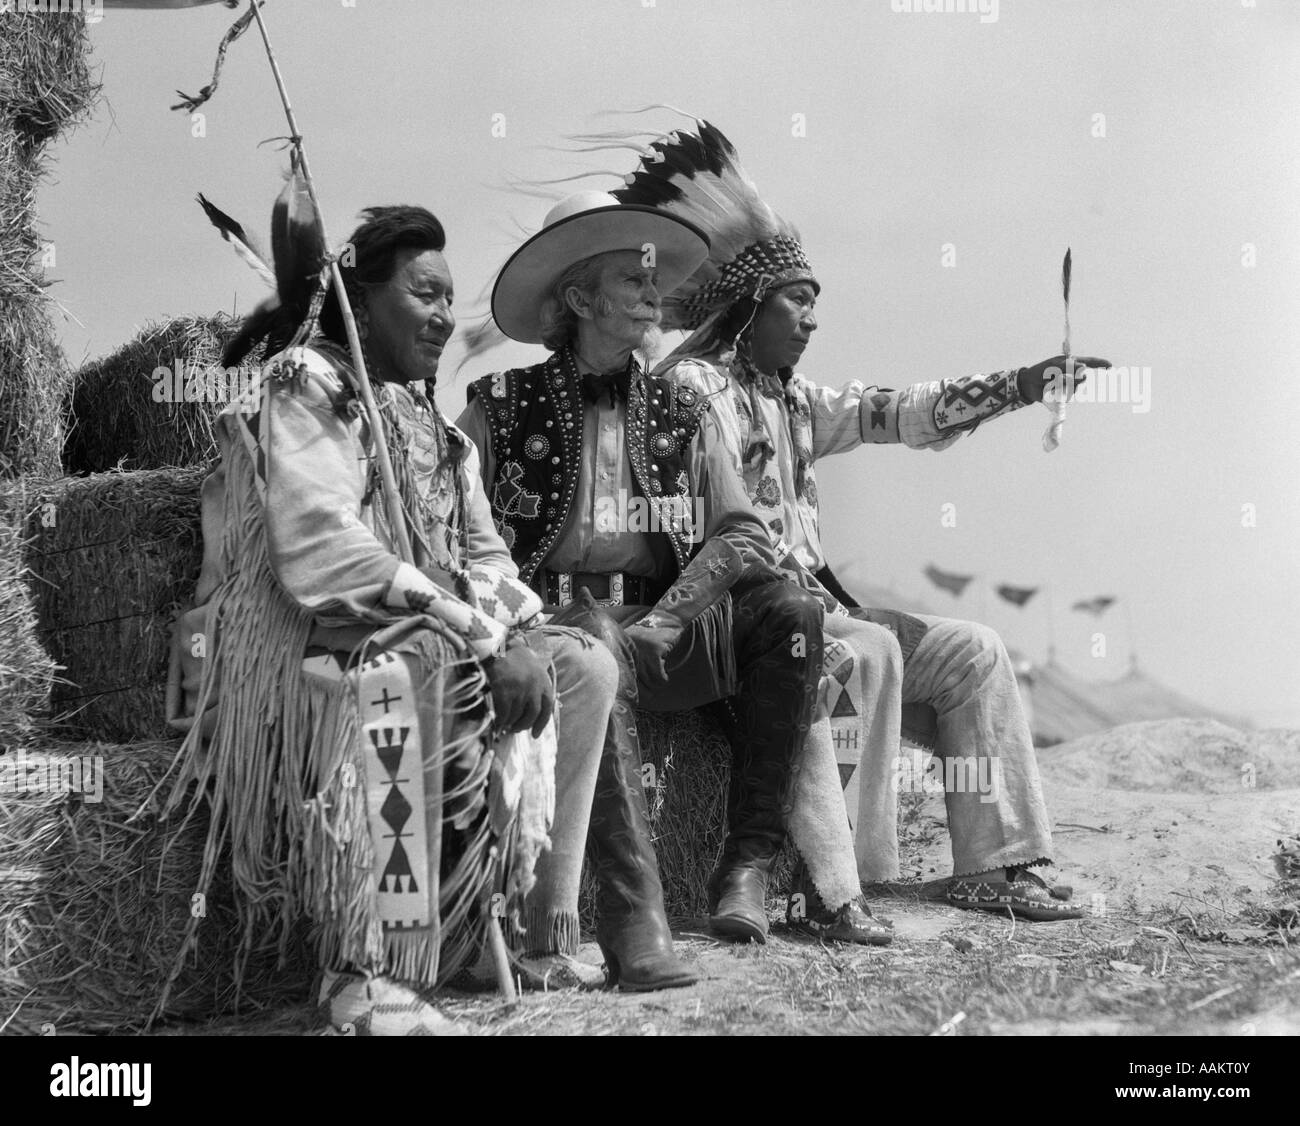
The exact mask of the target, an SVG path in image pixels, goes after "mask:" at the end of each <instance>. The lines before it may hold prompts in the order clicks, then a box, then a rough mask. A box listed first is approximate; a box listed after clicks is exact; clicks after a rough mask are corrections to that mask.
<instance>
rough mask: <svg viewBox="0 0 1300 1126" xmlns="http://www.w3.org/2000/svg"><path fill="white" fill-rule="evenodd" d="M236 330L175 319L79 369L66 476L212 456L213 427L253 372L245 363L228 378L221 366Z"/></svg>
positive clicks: (216, 321) (211, 321) (229, 322)
mask: <svg viewBox="0 0 1300 1126" xmlns="http://www.w3.org/2000/svg"><path fill="white" fill-rule="evenodd" d="M237 326H238V322H237V321H236V320H235V319H233V318H231V317H229V316H226V315H225V314H217V315H216V316H212V317H191V316H185V317H176V318H174V319H172V320H169V321H163V322H159V323H155V324H150V325H147V326H146V327H145V328H144V329H143V331H141V332H140V334H139V335H138V336H137V337H136V338H135V339H134V340H132V341H131V342H130V343H129V344H126V345H125V346H123V347H121V348H119V349H118V350H117V351H116V352H114V353H113V354H112V355H110V356H106V357H105V358H103V359H101V360H96V361H94V362H93V363H89V364H86V365H85V366H84V367H82V368H81V369H80V370H79V371H78V372H77V373H76V376H75V377H74V380H73V391H72V397H71V404H70V408H69V416H68V419H67V424H68V426H67V428H68V438H67V441H66V442H65V444H64V448H63V463H64V467H65V468H66V469H67V471H68V472H69V473H102V472H104V471H106V470H109V469H112V468H114V467H119V468H122V469H160V468H163V467H164V466H174V465H198V464H201V463H204V462H206V461H208V460H210V459H211V458H214V457H216V456H217V443H216V438H215V437H214V435H213V430H212V424H213V422H214V421H215V419H216V417H217V415H218V414H219V413H220V411H221V409H222V407H224V406H225V405H226V403H227V402H229V401H230V399H231V398H233V397H234V396H235V395H237V394H238V393H239V392H240V390H241V389H243V388H246V387H247V386H248V385H249V384H250V382H251V380H252V378H253V376H254V375H256V373H257V370H258V367H257V365H255V364H251V363H246V364H244V365H242V366H241V367H239V368H238V369H234V370H232V371H226V369H224V368H223V367H222V366H221V352H222V349H223V348H224V347H225V345H226V342H227V341H228V340H229V339H230V338H231V336H233V335H234V333H235V329H236V328H237ZM159 369H165V370H166V371H167V372H169V373H171V374H170V376H165V375H163V374H162V373H161V372H160V371H159ZM155 373H158V374H157V375H155Z"/></svg>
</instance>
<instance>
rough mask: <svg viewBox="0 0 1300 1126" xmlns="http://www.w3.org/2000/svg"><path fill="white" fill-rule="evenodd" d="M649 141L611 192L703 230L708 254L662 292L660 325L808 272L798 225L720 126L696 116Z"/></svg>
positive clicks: (702, 314)
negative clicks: (769, 200)
mask: <svg viewBox="0 0 1300 1126" xmlns="http://www.w3.org/2000/svg"><path fill="white" fill-rule="evenodd" d="M695 125H696V130H697V131H696V132H694V133H692V132H688V131H687V130H684V129H680V130H676V131H674V132H672V133H669V134H668V135H667V136H664V137H660V138H659V139H658V140H655V141H653V142H651V144H650V155H648V156H643V157H642V160H641V164H640V166H639V167H638V168H637V169H636V171H635V172H633V173H632V174H631V175H629V176H627V177H625V179H624V186H623V187H622V188H618V189H616V190H615V191H614V193H613V194H614V195H615V196H616V197H617V198H618V199H619V200H621V201H622V202H623V203H630V204H640V205H642V206H647V207H656V208H658V209H659V210H661V211H664V212H667V213H668V214H670V215H675V216H677V217H678V218H681V219H686V220H688V221H689V222H691V223H693V224H694V225H695V226H697V227H698V228H699V229H700V230H702V231H703V232H704V234H705V235H707V236H708V239H709V256H708V258H707V259H705V261H704V262H703V263H702V264H701V265H700V267H699V268H698V269H697V270H696V272H695V274H694V275H692V277H691V278H690V279H689V280H688V281H687V282H686V283H685V284H684V285H682V286H681V287H680V288H679V289H678V290H677V291H676V292H674V293H672V294H669V295H668V296H666V297H665V298H664V303H663V311H664V328H666V329H673V328H697V327H698V326H699V325H701V324H702V323H703V322H705V321H706V320H708V319H709V318H710V317H713V316H716V315H717V314H718V313H719V312H721V311H722V310H723V309H725V308H727V307H729V306H730V305H732V304H733V303H734V302H735V301H737V300H739V299H740V298H741V297H744V296H754V295H755V294H756V293H757V292H759V291H760V290H761V287H762V284H763V282H762V278H763V277H765V276H766V277H767V278H769V280H771V279H773V278H778V277H795V276H803V277H811V276H812V274H811V269H810V267H809V266H808V261H807V259H806V257H804V255H803V251H802V248H800V247H799V245H798V242H799V232H798V231H797V230H796V229H795V228H794V227H793V226H792V225H791V224H789V223H787V222H786V221H785V220H783V219H782V218H781V217H780V216H779V215H778V214H777V213H776V212H775V211H773V210H772V208H771V207H769V206H768V205H767V204H766V203H765V202H764V201H763V198H762V196H760V195H759V193H758V189H757V188H756V187H755V185H754V182H753V180H751V179H750V178H749V175H748V174H747V173H746V172H745V170H744V168H742V167H741V165H740V159H739V157H738V156H737V153H736V149H735V147H734V146H733V145H732V143H731V142H730V141H729V140H727V138H726V136H724V135H723V133H722V131H721V130H720V129H718V128H717V127H716V126H713V125H710V124H709V123H708V122H707V121H705V120H703V119H702V118H701V119H696V121H695Z"/></svg>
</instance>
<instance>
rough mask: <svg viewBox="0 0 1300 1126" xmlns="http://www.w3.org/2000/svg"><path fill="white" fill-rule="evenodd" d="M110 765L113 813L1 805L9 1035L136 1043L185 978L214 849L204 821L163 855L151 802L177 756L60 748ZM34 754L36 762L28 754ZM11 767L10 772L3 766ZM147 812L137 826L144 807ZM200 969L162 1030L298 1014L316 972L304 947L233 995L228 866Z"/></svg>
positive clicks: (70, 801) (1, 920) (267, 954)
mask: <svg viewBox="0 0 1300 1126" xmlns="http://www.w3.org/2000/svg"><path fill="white" fill-rule="evenodd" d="M41 749H43V750H45V751H47V752H54V753H57V754H60V755H65V756H73V755H86V756H100V757H101V758H102V762H103V793H102V800H101V801H98V802H95V801H90V800H86V798H85V797H83V796H80V795H77V794H54V793H16V794H14V793H6V794H4V796H3V800H0V942H2V943H3V947H2V948H0V949H2V957H0V1030H3V1031H6V1032H10V1033H21V1032H27V1033H37V1032H41V1031H42V1030H45V1031H48V1029H44V1028H43V1026H45V1025H52V1026H53V1030H54V1031H55V1032H56V1033H59V1034H64V1033H67V1032H115V1033H121V1032H134V1031H139V1030H141V1029H143V1028H144V1027H145V1026H146V1025H147V1024H148V1022H149V1019H150V1016H151V1014H152V1013H153V1012H154V1009H155V1006H156V1005H157V1004H158V1002H159V999H160V997H161V996H162V994H163V989H164V986H165V984H166V982H167V979H168V977H169V975H170V974H171V972H172V970H173V967H174V966H175V964H176V959H177V954H178V952H179V950H180V949H181V944H182V941H183V938H184V934H185V929H186V927H187V926H188V924H189V923H190V919H191V911H192V909H193V910H195V911H196V912H197V911H198V910H199V909H200V905H199V904H196V903H195V902H194V901H193V899H192V897H193V895H194V893H195V887H196V885H197V883H198V879H199V870H200V866H201V862H202V856H203V848H204V843H205V838H206V835H207V819H206V816H203V815H200V816H196V817H195V818H194V819H193V820H192V821H191V822H190V823H189V825H187V826H186V827H185V829H184V831H183V832H182V833H180V834H179V835H176V836H175V837H174V839H173V840H172V843H171V845H170V847H169V848H168V849H167V850H166V852H165V854H164V849H163V845H164V841H165V833H164V829H165V830H167V832H171V831H172V827H171V826H170V823H167V824H165V825H163V826H160V825H159V823H158V821H157V819H156V816H155V813H156V811H157V809H158V808H159V804H160V801H161V800H162V797H165V795H166V793H167V787H165V786H164V787H163V791H162V795H161V796H160V797H158V798H151V794H152V793H153V790H154V787H155V786H156V785H157V784H158V783H159V782H160V781H161V780H162V779H163V777H164V775H165V773H166V771H167V768H168V766H169V765H170V763H171V761H172V758H173V756H174V755H175V753H176V744H175V743H162V742H160V743H146V744H136V745H133V746H109V745H104V744H93V743H92V744H71V745H70V744H51V745H48V746H46V747H44V748H41ZM27 753H28V754H32V753H35V751H34V750H32V749H29V750H28V752H27ZM12 754H13V752H11V755H12ZM3 762H4V759H0V763H3ZM142 805H146V807H147V811H146V812H145V813H144V815H143V816H142V817H141V818H140V819H139V820H137V821H135V822H134V823H131V824H128V820H129V819H130V818H131V817H132V816H133V815H134V814H135V813H136V811H137V810H138V809H139V808H140V807H141V806H142ZM201 908H202V911H203V915H202V919H203V921H202V923H201V924H200V926H199V932H198V934H199V937H198V947H197V951H196V956H195V957H194V959H192V960H191V961H190V962H189V964H187V965H186V966H185V967H184V969H183V971H182V972H181V973H180V975H179V977H178V978H177V979H176V981H175V982H174V983H173V984H172V987H171V990H170V992H169V997H168V1002H167V1005H166V1008H165V1009H164V1010H163V1012H162V1013H161V1016H163V1017H164V1018H186V1019H206V1018H209V1017H214V1016H220V1015H225V1014H230V1013H233V1012H235V1011H237V1010H238V1011H242V1012H255V1011H259V1010H266V1009H272V1008H277V1007H283V1006H287V1005H291V1004H300V1003H301V1002H302V1001H303V999H304V998H305V996H306V993H307V990H308V988H309V985H310V979H311V974H312V962H311V958H310V956H309V954H308V951H307V948H306V945H305V943H304V942H303V939H302V936H301V935H297V936H295V937H294V940H293V941H292V942H291V943H290V944H289V946H288V949H287V951H286V956H285V960H284V962H283V964H282V965H281V964H279V956H278V952H277V951H273V950H268V949H260V950H257V951H255V952H254V953H253V955H252V957H251V958H250V959H249V962H248V965H247V968H246V970H245V973H244V977H243V984H242V989H241V988H239V987H237V986H236V981H235V970H234V967H235V961H236V957H237V951H238V945H239V939H240V935H241V929H240V927H239V925H238V922H237V919H236V916H235V910H234V900H233V896H232V893H231V883H230V874H229V865H228V863H223V864H222V865H220V866H219V869H218V878H217V881H215V882H214V884H213V887H212V889H211V893H210V894H209V895H208V897H207V898H206V901H204V902H203V903H202V904H201Z"/></svg>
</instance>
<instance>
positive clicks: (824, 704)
mask: <svg viewBox="0 0 1300 1126" xmlns="http://www.w3.org/2000/svg"><path fill="white" fill-rule="evenodd" d="M824 645H825V648H824V650H823V654H824V655H823V658H822V690H821V693H820V695H819V704H818V708H817V713H816V715H815V716H814V718H813V722H814V723H825V724H828V725H829V726H830V733H831V745H832V746H833V747H834V748H835V761H836V763H837V764H838V765H839V771H840V785H841V786H843V788H844V805H845V808H846V809H847V811H848V815H849V823H850V824H851V825H854V826H856V825H857V822H858V783H857V772H858V764H859V763H860V762H861V761H862V746H863V743H862V724H863V720H864V718H865V717H864V716H863V714H862V709H863V704H864V702H863V699H862V677H861V676H860V675H858V660H857V656H856V655H855V654H854V652H853V649H852V647H851V646H849V645H848V643H847V642H845V641H842V640H840V639H838V638H833V637H827V638H826V639H825V643H824Z"/></svg>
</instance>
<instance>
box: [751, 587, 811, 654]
mask: <svg viewBox="0 0 1300 1126" xmlns="http://www.w3.org/2000/svg"><path fill="white" fill-rule="evenodd" d="M748 597H750V598H752V599H756V600H757V601H759V602H760V603H761V605H762V606H763V610H764V617H765V618H766V619H767V620H768V622H769V623H770V624H771V625H772V626H773V627H774V628H777V629H788V630H789V631H790V632H791V633H792V634H793V633H802V634H804V635H805V636H809V635H815V636H816V638H817V639H818V640H819V641H820V639H821V636H822V604H821V602H820V601H819V600H818V599H817V598H816V597H814V596H813V595H811V594H809V593H808V592H807V591H806V590H804V589H802V588H801V587H798V586H796V585H795V584H794V583H768V584H766V585H764V586H760V587H755V588H754V589H753V590H751V591H750V592H749V595H748Z"/></svg>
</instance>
